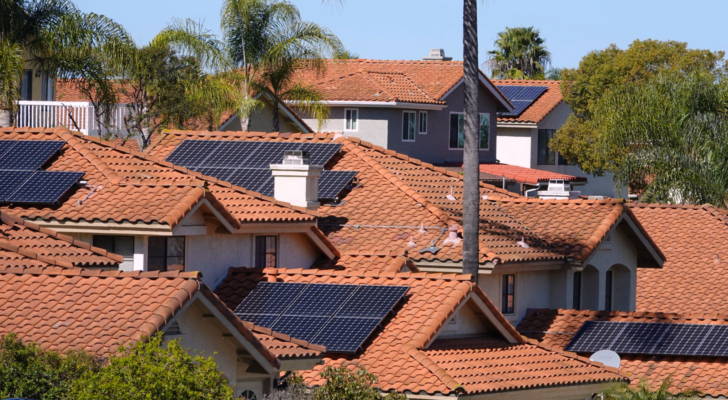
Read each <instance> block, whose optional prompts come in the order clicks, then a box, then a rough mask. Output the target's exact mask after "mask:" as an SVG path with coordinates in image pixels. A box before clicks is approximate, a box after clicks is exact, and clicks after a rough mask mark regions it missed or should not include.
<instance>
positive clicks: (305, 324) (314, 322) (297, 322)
mask: <svg viewBox="0 0 728 400" xmlns="http://www.w3.org/2000/svg"><path fill="white" fill-rule="evenodd" d="M329 319H330V318H329V317H310V316H307V317H300V316H286V315H284V316H282V317H280V318H279V319H278V321H276V323H275V324H274V325H273V326H272V327H271V329H272V330H274V331H276V332H280V333H285V334H286V335H290V336H291V337H294V338H296V339H301V340H305V341H307V342H311V340H312V339H313V338H314V337H316V334H318V332H319V331H320V330H321V328H323V327H324V325H326V322H328V320H329ZM312 343H315V342H312Z"/></svg>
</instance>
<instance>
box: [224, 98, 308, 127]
mask: <svg viewBox="0 0 728 400" xmlns="http://www.w3.org/2000/svg"><path fill="white" fill-rule="evenodd" d="M263 104H264V105H263V108H262V109H260V110H256V111H255V112H253V113H252V115H251V116H250V132H275V130H274V129H273V105H272V104H271V103H270V102H264V103H263ZM278 118H279V119H280V123H281V130H280V131H281V132H294V133H295V132H301V129H300V128H299V127H298V125H297V124H296V123H294V122H293V121H292V120H291V119H290V118H288V117H287V116H286V115H285V114H284V113H283V112H279V113H278ZM314 126H315V125H314ZM220 130H221V131H227V132H232V131H241V130H242V125H241V124H240V118H239V117H238V116H237V114H236V115H235V116H233V117H232V118H231V120H230V121H229V122H228V123H226V124H225V125H224V127H220Z"/></svg>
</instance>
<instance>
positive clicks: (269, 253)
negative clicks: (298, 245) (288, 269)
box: [255, 236, 278, 268]
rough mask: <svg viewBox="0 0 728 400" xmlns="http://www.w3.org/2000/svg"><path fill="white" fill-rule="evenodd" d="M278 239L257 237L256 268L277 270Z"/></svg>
mask: <svg viewBox="0 0 728 400" xmlns="http://www.w3.org/2000/svg"><path fill="white" fill-rule="evenodd" d="M277 239H278V238H277V237H275V236H256V237H255V268H276V267H277V266H278V243H277V242H278V240H277Z"/></svg>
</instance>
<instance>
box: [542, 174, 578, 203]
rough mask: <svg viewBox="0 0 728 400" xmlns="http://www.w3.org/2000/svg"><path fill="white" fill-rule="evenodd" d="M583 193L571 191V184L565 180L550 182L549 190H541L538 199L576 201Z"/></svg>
mask: <svg viewBox="0 0 728 400" xmlns="http://www.w3.org/2000/svg"><path fill="white" fill-rule="evenodd" d="M580 194H581V192H577V191H573V190H571V184H570V183H569V181H567V180H565V179H551V180H549V186H548V190H539V191H538V197H540V198H542V199H544V200H564V199H569V200H574V199H578V198H579V195H580Z"/></svg>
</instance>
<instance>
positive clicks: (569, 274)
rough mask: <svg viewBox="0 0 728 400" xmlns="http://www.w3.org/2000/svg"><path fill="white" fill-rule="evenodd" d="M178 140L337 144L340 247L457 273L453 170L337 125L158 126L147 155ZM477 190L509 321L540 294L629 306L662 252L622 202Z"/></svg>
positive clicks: (493, 283) (335, 223)
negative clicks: (641, 274)
mask: <svg viewBox="0 0 728 400" xmlns="http://www.w3.org/2000/svg"><path fill="white" fill-rule="evenodd" d="M186 140H187V141H228V142H231V141H232V142H234V141H246V142H261V141H262V142H272V143H292V144H304V143H337V144H341V148H340V150H339V151H338V153H337V154H336V155H335V156H334V157H332V158H331V159H330V160H329V161H328V162H327V163H326V164H325V165H324V169H325V171H355V172H356V174H355V175H354V178H353V179H352V178H349V179H350V180H351V182H350V183H348V184H347V185H346V186H345V187H344V188H343V189H342V190H341V191H340V192H338V194H337V196H336V198H333V199H329V200H325V201H322V202H320V205H319V206H318V209H317V211H316V213H317V215H318V217H317V221H316V224H317V226H318V228H319V229H320V231H321V232H322V233H323V234H324V235H325V236H326V238H327V239H328V240H329V241H330V242H331V243H332V244H333V245H334V246H336V249H337V251H338V252H339V253H340V256H342V257H343V256H358V255H366V256H375V255H380V256H397V255H400V254H404V255H406V256H407V257H408V258H409V260H410V261H411V262H412V264H413V265H412V266H404V267H406V269H407V270H410V271H422V272H434V273H458V272H460V271H462V246H461V232H462V231H461V228H460V226H461V225H462V202H461V199H462V193H463V180H462V176H461V175H458V174H457V173H455V172H452V171H449V170H447V169H445V168H441V167H436V166H434V165H432V164H428V163H425V162H422V161H420V160H417V159H414V158H411V157H408V156H406V155H403V154H400V153H397V152H395V151H393V150H389V149H384V148H382V147H380V146H375V145H373V144H371V143H368V142H364V141H362V140H360V139H358V138H352V137H350V138H346V137H340V135H336V134H277V133H254V132H247V133H246V132H238V133H228V132H189V131H166V132H164V133H163V134H162V135H161V137H160V139H159V140H158V141H157V142H156V143H154V145H152V146H151V147H150V148H149V150H148V151H149V156H150V157H154V158H156V159H159V160H162V159H169V157H170V155H171V154H172V153H173V152H174V151H176V149H177V148H178V146H180V145H181V144H182V143H183V142H184V141H186ZM210 172H213V173H214V172H215V171H212V170H211V171H210ZM347 182H348V181H347ZM481 195H482V196H483V200H481V216H482V218H483V220H482V222H481V231H480V246H481V257H480V276H479V284H480V286H481V287H482V289H483V290H484V292H485V293H486V294H487V295H488V296H489V297H490V298H491V299H493V301H494V302H495V304H496V305H497V307H499V309H500V310H501V311H502V312H503V313H504V314H505V315H506V318H507V319H508V320H509V321H510V322H511V323H513V324H517V322H518V321H519V320H520V318H522V317H523V315H525V313H526V310H527V309H528V308H535V307H543V305H545V304H549V305H551V307H552V308H585V309H586V308H590V309H597V310H598V309H601V310H605V309H606V310H626V311H629V310H634V309H635V308H636V296H637V293H636V281H637V271H638V270H639V269H642V268H660V267H661V265H662V263H663V262H664V259H665V257H664V255H662V253H661V252H660V250H659V248H658V247H657V246H656V245H655V244H654V243H653V242H652V240H651V239H650V237H649V235H648V234H647V233H646V232H645V231H644V229H643V228H642V227H641V225H640V222H639V221H638V220H637V219H636V218H635V217H634V215H633V214H632V212H631V211H630V209H629V208H628V207H626V206H625V204H624V203H623V201H622V200H614V199H605V200H572V201H552V200H540V199H532V198H523V197H520V196H518V195H516V194H514V193H512V192H509V191H507V190H503V189H499V188H497V187H495V186H491V185H487V184H485V183H481ZM281 265H285V264H281ZM299 266H300V265H299ZM291 267H294V266H291ZM404 267H402V266H398V267H397V268H400V270H405V268H404ZM296 268H297V267H296ZM302 268H308V266H304V267H302Z"/></svg>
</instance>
